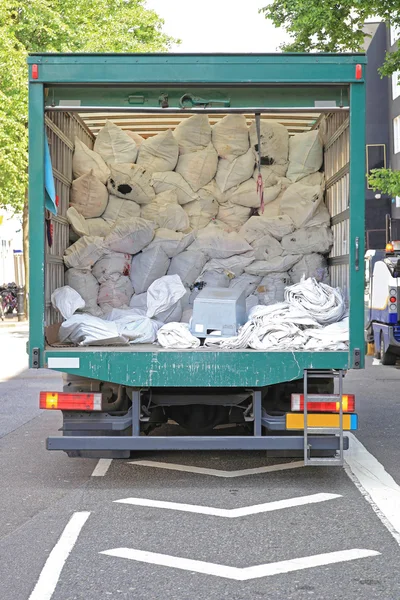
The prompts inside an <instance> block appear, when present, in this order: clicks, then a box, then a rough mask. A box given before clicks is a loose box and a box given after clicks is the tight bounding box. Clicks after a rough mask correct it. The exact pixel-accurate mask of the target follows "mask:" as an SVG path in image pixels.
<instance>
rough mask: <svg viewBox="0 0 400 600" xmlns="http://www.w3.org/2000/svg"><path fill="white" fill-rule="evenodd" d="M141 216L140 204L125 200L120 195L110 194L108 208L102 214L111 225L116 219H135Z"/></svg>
mask: <svg viewBox="0 0 400 600" xmlns="http://www.w3.org/2000/svg"><path fill="white" fill-rule="evenodd" d="M135 217H140V205H139V204H137V203H136V202H133V201H132V200H123V199H122V198H118V196H113V195H112V194H110V195H109V198H108V204H107V208H106V210H105V211H104V213H103V214H102V218H103V219H104V220H105V221H106V223H108V224H109V225H111V227H112V226H113V225H114V223H115V222H116V221H124V220H125V219H134V218H135Z"/></svg>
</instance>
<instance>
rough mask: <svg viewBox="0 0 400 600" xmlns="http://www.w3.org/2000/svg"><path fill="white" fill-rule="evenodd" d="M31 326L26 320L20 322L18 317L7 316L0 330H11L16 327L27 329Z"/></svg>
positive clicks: (0, 322)
mask: <svg viewBox="0 0 400 600" xmlns="http://www.w3.org/2000/svg"><path fill="white" fill-rule="evenodd" d="M28 326H29V321H28V320H27V319H24V320H23V321H18V317H17V316H16V315H12V316H5V317H4V321H1V320H0V329H9V328H15V327H21V328H22V329H27V328H28Z"/></svg>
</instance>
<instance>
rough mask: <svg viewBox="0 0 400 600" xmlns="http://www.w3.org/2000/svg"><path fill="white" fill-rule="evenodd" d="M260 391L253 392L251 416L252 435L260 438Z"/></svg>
mask: <svg viewBox="0 0 400 600" xmlns="http://www.w3.org/2000/svg"><path fill="white" fill-rule="evenodd" d="M261 399H262V395H261V391H260V390H256V391H254V392H253V415H254V435H255V436H261V434H262V419H261V416H262V406H261Z"/></svg>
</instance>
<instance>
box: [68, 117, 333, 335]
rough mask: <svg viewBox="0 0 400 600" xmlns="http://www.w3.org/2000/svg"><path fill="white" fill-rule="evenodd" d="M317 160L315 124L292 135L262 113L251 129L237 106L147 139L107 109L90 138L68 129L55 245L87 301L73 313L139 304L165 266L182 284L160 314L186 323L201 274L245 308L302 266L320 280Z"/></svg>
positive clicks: (323, 268)
mask: <svg viewBox="0 0 400 600" xmlns="http://www.w3.org/2000/svg"><path fill="white" fill-rule="evenodd" d="M322 162H323V149H322V142H321V139H320V135H319V132H318V131H317V130H315V131H309V132H307V133H301V134H296V135H294V136H292V137H290V136H289V133H288V130H287V129H286V127H284V126H283V125H281V124H280V123H278V122H277V121H275V120H261V121H260V137H258V135H257V131H256V125H255V122H254V121H252V122H251V123H250V126H248V122H247V120H246V118H245V117H244V116H243V115H236V114H231V115H228V116H226V117H223V118H222V119H220V120H219V121H218V122H217V123H216V124H215V125H214V126H213V127H211V125H210V123H209V119H208V116H207V115H194V116H191V117H188V118H183V119H182V121H181V123H180V124H179V125H178V126H177V127H176V128H175V130H174V131H172V130H166V131H163V132H161V133H159V134H157V135H154V136H152V137H148V138H147V139H143V138H141V137H140V136H138V135H137V134H133V133H132V132H127V131H125V130H122V129H121V128H120V127H118V126H117V125H115V124H114V123H112V122H110V121H107V122H106V125H105V126H104V127H103V129H101V130H100V132H99V133H98V135H97V138H96V140H95V143H94V148H93V150H91V149H89V148H88V147H87V146H86V145H85V144H84V143H83V142H81V141H80V140H79V139H76V141H75V152H74V157H73V176H74V181H73V183H72V187H71V194H70V207H69V209H68V211H67V219H68V221H69V223H70V240H71V245H70V246H69V247H68V248H67V250H66V252H65V256H64V263H65V267H66V269H67V270H66V274H65V283H66V285H67V286H69V287H70V288H72V289H74V290H75V291H76V292H78V293H79V295H80V296H81V298H82V299H83V301H84V303H85V305H84V307H80V308H79V312H78V313H76V314H75V317H76V316H77V315H79V314H85V313H86V314H88V315H90V316H92V317H96V318H100V319H104V320H107V319H108V316H109V314H110V313H112V312H113V311H114V310H127V309H138V310H145V309H146V307H147V300H148V291H149V289H150V287H151V285H152V284H153V283H154V282H156V281H160V280H162V278H164V277H165V276H174V275H176V276H178V277H179V280H180V282H181V283H182V285H183V287H184V290H185V293H184V294H183V295H182V297H181V298H180V299H179V301H178V302H177V303H176V305H175V306H174V307H173V309H174V310H169V311H167V314H164V315H162V318H163V320H159V322H162V323H163V324H165V323H171V322H182V323H188V322H189V320H190V318H191V314H192V309H193V303H194V300H195V298H196V296H197V294H198V292H199V291H200V290H201V289H203V288H204V287H205V286H210V287H225V288H228V287H237V286H238V287H240V289H243V290H245V293H246V296H247V308H248V310H250V309H251V307H254V306H260V305H263V306H271V305H274V304H276V303H279V302H282V301H283V300H284V296H285V289H286V288H287V287H288V286H290V285H291V284H295V283H299V282H300V281H301V280H302V278H306V279H307V278H310V277H311V278H314V279H315V280H316V281H317V282H324V283H329V273H328V268H327V261H326V256H327V254H328V253H329V251H330V248H331V246H332V243H333V238H332V232H331V229H330V226H329V225H330V215H329V213H328V210H327V209H326V207H325V205H324V203H323V195H324V174H323V173H322V172H321V170H320V169H321V167H322ZM260 175H261V177H262V181H263V186H262V187H263V190H262V191H263V202H262V203H261V193H260V191H261V190H260V189H258V187H257V182H258V181H259V177H260ZM170 309H171V307H170ZM182 331H183V330H181V333H182ZM114 333H115V332H114ZM114 337H115V336H114Z"/></svg>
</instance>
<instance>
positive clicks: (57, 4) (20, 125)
mask: <svg viewBox="0 0 400 600" xmlns="http://www.w3.org/2000/svg"><path fill="white" fill-rule="evenodd" d="M162 25H163V21H162V19H160V18H159V17H158V15H157V14H156V13H155V12H154V11H152V10H149V9H147V8H146V6H145V0H1V2H0V206H2V207H7V208H12V209H14V210H15V211H17V212H21V210H23V214H24V240H26V241H27V237H28V236H27V212H28V211H27V205H26V201H25V197H26V187H27V178H28V176H27V167H28V133H27V121H28V77H27V74H28V70H27V66H26V58H27V55H28V54H29V53H30V52H77V51H80V52H154V51H166V50H168V49H169V48H170V46H171V44H172V43H174V42H177V41H178V40H174V39H173V38H171V37H169V36H167V35H166V34H164V33H163V32H162ZM27 250H28V249H27V246H26V245H25V244H24V256H25V258H26V259H27V256H28V251H27ZM25 265H26V269H25V273H26V280H27V283H28V264H27V261H26V262H25Z"/></svg>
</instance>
